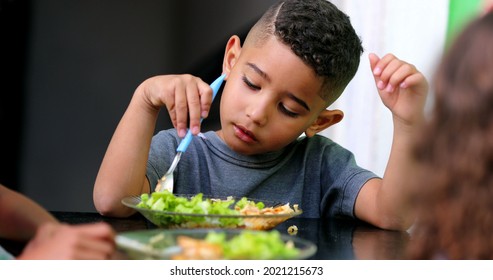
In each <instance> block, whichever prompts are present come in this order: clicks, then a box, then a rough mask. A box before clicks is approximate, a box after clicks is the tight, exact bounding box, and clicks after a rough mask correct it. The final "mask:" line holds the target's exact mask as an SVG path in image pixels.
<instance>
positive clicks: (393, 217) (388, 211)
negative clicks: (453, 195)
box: [355, 54, 428, 230]
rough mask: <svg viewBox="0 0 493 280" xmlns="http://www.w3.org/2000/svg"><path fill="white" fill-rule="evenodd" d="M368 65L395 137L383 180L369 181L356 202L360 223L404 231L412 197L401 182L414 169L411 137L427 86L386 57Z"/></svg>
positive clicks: (410, 219)
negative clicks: (388, 114)
mask: <svg viewBox="0 0 493 280" xmlns="http://www.w3.org/2000/svg"><path fill="white" fill-rule="evenodd" d="M370 65H371V69H372V71H373V75H374V77H375V83H376V85H377V88H378V92H379V95H380V97H381V99H382V102H383V103H384V104H385V106H386V107H387V108H389V109H390V111H391V112H392V120H393V123H394V133H393V141H392V147H391V151H390V157H389V161H388V163H387V167H386V169H385V173H384V176H383V179H381V180H380V179H372V180H369V181H368V182H367V183H366V184H365V185H364V186H363V188H362V189H361V191H360V193H359V195H358V198H357V199H356V205H355V214H356V216H357V217H358V218H359V219H362V220H364V221H367V222H369V223H371V224H373V225H375V226H378V227H380V228H384V229H395V230H407V229H408V228H409V227H410V226H411V225H412V223H413V222H414V213H413V209H412V207H411V205H410V204H411V199H412V193H411V190H409V189H408V188H406V187H405V186H404V185H405V184H404V183H405V182H404V180H406V178H409V177H406V176H407V175H408V174H409V173H413V172H414V170H416V168H417V165H416V163H415V162H414V161H413V159H412V156H411V149H412V146H413V137H415V135H416V133H417V129H418V128H419V126H420V125H421V123H422V122H423V118H424V105H425V102H426V96H427V93H428V83H427V81H426V79H425V78H424V76H423V75H422V74H421V73H420V72H419V71H418V70H417V69H416V68H415V67H414V66H413V65H411V64H408V63H406V62H404V61H401V60H399V59H398V58H396V57H395V56H393V55H391V54H388V55H386V56H384V57H383V58H382V59H380V58H378V57H377V56H376V55H374V54H370Z"/></svg>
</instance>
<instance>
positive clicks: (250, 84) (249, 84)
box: [242, 76, 260, 90]
mask: <svg viewBox="0 0 493 280" xmlns="http://www.w3.org/2000/svg"><path fill="white" fill-rule="evenodd" d="M242 80H243V82H244V83H245V84H246V85H247V87H249V88H251V89H253V90H260V87H259V86H257V85H254V84H253V83H252V82H250V81H249V80H248V78H247V77H246V76H243V77H242Z"/></svg>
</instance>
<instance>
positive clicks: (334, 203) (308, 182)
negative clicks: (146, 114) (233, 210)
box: [147, 129, 377, 218]
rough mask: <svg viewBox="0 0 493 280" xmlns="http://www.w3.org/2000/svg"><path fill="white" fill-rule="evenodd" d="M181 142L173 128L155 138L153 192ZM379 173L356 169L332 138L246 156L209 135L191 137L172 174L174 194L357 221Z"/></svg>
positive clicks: (149, 170)
mask: <svg viewBox="0 0 493 280" xmlns="http://www.w3.org/2000/svg"><path fill="white" fill-rule="evenodd" d="M179 142H180V138H179V137H178V135H177V134H176V130H175V129H170V130H164V131H161V132H159V133H158V134H156V135H155V136H154V137H153V139H152V143H151V149H150V152H149V159H148V162H147V178H148V179H149V183H150V185H151V188H154V186H155V185H156V184H157V180H158V179H159V178H160V177H161V176H162V175H163V174H164V173H165V172H166V171H167V169H168V168H169V166H170V165H171V161H172V160H173V157H174V156H175V154H176V148H177V147H178V144H179ZM375 177H377V175H375V174H374V173H372V172H370V171H368V170H365V169H363V168H361V167H359V166H357V165H356V162H355V160H354V156H353V154H352V153H351V152H350V151H348V150H346V149H344V148H343V147H341V146H340V145H338V144H336V143H334V142H333V141H332V140H330V139H328V138H326V137H323V136H320V135H316V136H314V137H311V138H307V137H301V138H299V139H297V140H296V141H294V142H293V143H291V144H289V145H288V146H287V147H285V148H284V149H282V150H280V151H276V152H271V153H266V154H261V155H255V156H245V155H242V154H238V153H236V152H234V151H233V150H231V149H230V148H229V147H228V146H227V145H226V144H225V143H224V142H223V141H222V140H221V138H219V136H218V135H217V134H216V133H215V132H213V131H209V132H206V133H203V134H199V137H193V139H192V141H191V143H190V146H189V147H188V149H187V151H186V152H185V153H183V155H182V157H181V160H180V163H179V164H178V167H177V168H176V170H175V173H174V179H175V182H174V186H175V190H174V192H175V193H177V194H196V193H199V192H201V193H204V195H212V196H220V197H224V196H234V197H238V198H240V197H248V198H251V199H257V200H268V201H276V202H282V203H286V202H289V203H291V205H293V204H298V205H299V207H300V209H301V210H303V214H302V217H307V218H318V217H327V216H345V217H354V204H355V201H356V197H357V195H358V192H359V191H360V189H361V187H362V186H363V185H364V183H365V182H367V181H368V180H369V179H371V178H375Z"/></svg>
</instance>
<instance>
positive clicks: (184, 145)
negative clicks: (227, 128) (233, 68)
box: [176, 74, 226, 152]
mask: <svg viewBox="0 0 493 280" xmlns="http://www.w3.org/2000/svg"><path fill="white" fill-rule="evenodd" d="M225 77H226V75H225V74H222V75H221V76H219V78H217V79H216V80H215V81H214V82H212V84H211V88H212V100H213V101H214V98H215V97H216V95H217V92H218V91H219V88H220V87H221V84H222V83H223V81H224V78H225ZM203 120H204V118H200V123H202V121H203ZM192 136H193V135H192V131H191V130H190V129H189V130H188V131H187V134H186V135H185V137H184V138H183V139H182V140H181V142H180V145H178V148H176V151H177V152H185V151H186V150H187V148H188V145H190V142H192Z"/></svg>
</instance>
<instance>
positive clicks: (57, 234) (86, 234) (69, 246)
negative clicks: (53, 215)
mask: <svg viewBox="0 0 493 280" xmlns="http://www.w3.org/2000/svg"><path fill="white" fill-rule="evenodd" d="M114 238H115V232H114V231H113V229H112V228H111V227H110V226H109V225H108V224H106V223H103V222H99V223H94V224H80V225H67V224H57V223H47V224H44V225H41V226H40V227H39V229H38V231H37V232H36V236H35V237H34V238H33V239H32V240H31V241H30V242H29V243H28V245H27V246H26V248H25V249H24V251H23V252H22V253H21V255H20V256H19V257H18V258H19V259H28V260H35V259H47V260H74V259H75V260H100V259H101V260H102V259H109V258H112V256H113V254H114V253H115V250H116V249H115V248H116V247H115V241H114Z"/></svg>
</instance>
